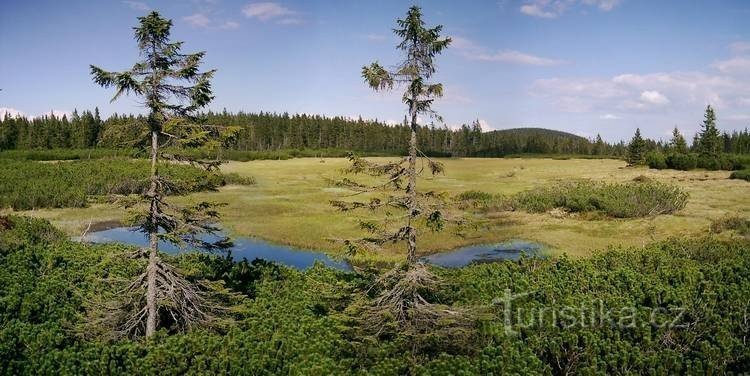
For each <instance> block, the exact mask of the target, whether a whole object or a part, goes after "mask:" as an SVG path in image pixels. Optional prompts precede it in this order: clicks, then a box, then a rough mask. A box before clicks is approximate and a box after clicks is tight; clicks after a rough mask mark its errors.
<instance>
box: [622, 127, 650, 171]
mask: <svg viewBox="0 0 750 376" xmlns="http://www.w3.org/2000/svg"><path fill="white" fill-rule="evenodd" d="M645 153H646V141H645V140H644V139H643V137H641V128H636V129H635V135H633V139H632V140H630V143H629V144H628V154H627V156H626V161H627V162H628V165H630V166H637V165H641V164H643V162H644V154H645Z"/></svg>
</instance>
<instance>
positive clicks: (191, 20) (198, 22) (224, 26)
mask: <svg viewBox="0 0 750 376" xmlns="http://www.w3.org/2000/svg"><path fill="white" fill-rule="evenodd" d="M182 20H183V21H185V22H187V23H188V24H189V25H190V26H192V27H197V28H201V29H210V30H235V29H239V27H240V24H239V23H237V22H235V21H232V20H224V21H217V20H216V19H215V18H211V17H210V16H208V15H207V14H206V13H201V12H199V13H195V14H192V15H189V16H185V17H182Z"/></svg>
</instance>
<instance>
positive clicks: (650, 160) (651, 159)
mask: <svg viewBox="0 0 750 376" xmlns="http://www.w3.org/2000/svg"><path fill="white" fill-rule="evenodd" d="M646 164H647V165H648V167H649V168H654V169H657V170H663V169H665V168H667V159H666V158H665V157H664V154H662V153H658V152H650V153H648V154H646Z"/></svg>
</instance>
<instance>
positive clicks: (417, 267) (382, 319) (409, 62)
mask: <svg viewBox="0 0 750 376" xmlns="http://www.w3.org/2000/svg"><path fill="white" fill-rule="evenodd" d="M396 22H397V25H398V26H397V28H396V29H394V33H395V34H396V35H397V36H398V37H399V38H400V39H401V42H400V43H399V44H398V46H397V48H398V49H399V50H400V51H401V52H403V54H404V59H403V61H401V62H400V63H399V64H398V65H396V66H395V67H394V68H393V69H391V70H388V69H386V68H384V67H383V66H381V65H380V64H378V63H377V62H376V63H372V64H371V65H369V66H365V67H363V68H362V77H363V78H364V79H365V81H366V83H367V84H368V85H369V86H370V87H371V88H373V89H375V90H390V89H392V88H393V87H394V86H396V85H401V86H402V87H405V91H404V93H403V96H402V100H403V102H404V103H405V104H406V105H407V107H408V117H407V118H405V127H404V129H406V130H407V133H406V134H405V135H408V138H409V141H408V155H407V156H406V157H404V158H402V159H401V160H398V161H394V162H390V163H384V164H379V163H374V162H371V161H368V160H365V159H363V158H359V157H357V156H356V155H354V154H351V155H350V161H351V166H350V167H349V168H348V169H347V170H346V172H348V173H354V174H357V173H363V174H366V175H370V176H375V177H384V181H382V182H380V183H377V184H375V185H365V184H361V183H358V182H354V181H352V180H349V179H343V180H342V181H340V182H337V183H338V184H340V185H342V186H345V187H348V188H350V189H352V190H353V191H355V194H359V193H366V192H367V193H371V194H373V197H372V198H371V199H370V200H369V201H368V202H347V201H332V204H333V205H334V206H336V207H338V208H339V209H341V210H343V211H348V210H354V209H360V208H366V209H370V210H373V211H377V210H385V217H384V218H383V219H382V220H374V221H362V222H361V223H360V225H361V227H362V228H363V229H365V230H367V231H369V232H370V234H369V235H368V236H366V237H365V238H363V239H357V240H345V244H347V245H348V246H349V249H350V250H356V249H358V248H359V247H360V246H365V247H374V248H378V247H379V246H381V245H383V244H385V243H400V242H405V243H406V263H405V264H404V265H403V266H397V267H396V268H395V269H393V270H391V271H390V272H387V273H385V274H384V275H382V276H381V277H380V278H379V279H378V281H377V282H376V284H375V286H376V287H374V288H375V289H376V290H379V293H378V295H377V298H376V299H375V300H374V301H373V302H372V304H371V305H370V306H369V308H368V309H367V310H366V314H365V315H364V318H365V321H366V323H367V327H369V328H373V329H375V330H376V331H377V332H378V333H381V332H382V330H385V328H393V327H392V326H391V325H390V324H389V322H391V320H394V321H395V322H396V323H397V328H398V330H399V331H400V332H401V333H403V334H406V335H412V336H413V337H412V338H413V339H414V344H415V346H417V345H416V344H417V343H419V338H420V337H421V335H425V333H426V332H425V331H426V330H427V331H429V330H432V329H434V326H435V325H441V333H443V334H445V333H451V328H454V327H461V326H463V325H465V324H466V321H464V320H462V318H464V316H463V315H462V314H461V313H460V312H457V311H456V310H450V309H447V308H446V307H444V306H441V305H438V304H433V303H431V302H429V298H428V297H429V295H430V294H431V293H433V292H434V289H435V288H436V286H437V284H438V279H437V277H436V276H435V275H434V274H432V273H431V272H430V271H429V269H428V268H427V267H426V266H425V265H424V264H422V263H420V262H418V258H417V237H418V235H419V232H418V231H420V230H421V229H428V230H432V231H441V230H442V229H443V228H444V226H446V225H449V224H454V223H455V224H456V225H458V226H461V225H462V223H463V222H462V220H461V219H455V218H449V217H448V216H447V215H446V212H445V210H444V208H445V205H446V202H445V200H444V197H443V195H441V194H439V193H435V192H426V193H423V192H419V191H418V190H417V178H418V176H419V175H420V174H421V172H422V170H423V169H424V167H425V166H426V167H427V168H429V171H430V172H431V173H432V174H437V173H441V172H443V166H442V164H441V163H439V162H437V161H434V160H431V159H430V158H428V157H427V156H426V155H425V154H424V153H423V152H422V151H421V150H419V140H418V139H417V136H418V134H419V133H423V130H422V128H421V127H420V126H419V124H418V123H417V119H418V117H419V115H420V114H425V115H431V116H432V117H433V118H436V119H439V116H437V114H436V113H435V112H434V111H433V110H432V108H431V105H432V102H433V100H434V99H435V98H437V97H440V96H441V95H442V94H443V86H442V85H441V84H439V83H432V82H430V78H431V77H432V75H433V74H434V73H435V63H434V58H435V57H436V56H437V55H438V54H440V53H441V52H442V51H443V50H444V49H445V48H446V47H448V45H449V44H450V42H451V40H450V38H443V37H441V35H440V33H441V31H442V26H435V27H433V28H427V27H425V23H424V21H423V20H422V11H421V9H420V8H419V7H416V6H413V7H411V8H409V10H408V12H407V14H406V17H405V18H404V19H399V20H397V21H396ZM424 129H425V130H426V129H427V128H424ZM418 158H422V160H423V161H425V162H426V163H423V164H422V165H421V167H420V168H419V169H418V167H417V159H418ZM383 191H386V192H383ZM374 192H381V193H382V194H381V195H377V194H375V193H374ZM392 211H401V212H403V215H398V214H394V213H391V212H392ZM418 228H419V229H418ZM428 328H429V329H428ZM446 335H447V334H446Z"/></svg>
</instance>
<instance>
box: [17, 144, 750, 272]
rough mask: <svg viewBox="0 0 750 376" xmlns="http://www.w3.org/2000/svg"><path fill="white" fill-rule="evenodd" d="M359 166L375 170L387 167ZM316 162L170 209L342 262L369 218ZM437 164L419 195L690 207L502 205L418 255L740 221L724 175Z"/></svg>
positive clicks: (743, 193)
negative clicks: (194, 210) (591, 188)
mask: <svg viewBox="0 0 750 376" xmlns="http://www.w3.org/2000/svg"><path fill="white" fill-rule="evenodd" d="M368 160H372V161H374V162H378V163H385V162H387V161H390V160H392V158H368ZM322 161H324V162H325V163H321V159H320V158H298V159H289V160H280V161H277V160H258V161H252V162H229V163H226V164H223V165H222V166H221V172H222V174H228V173H236V174H238V175H239V176H242V177H254V178H255V180H257V183H256V184H255V185H252V186H241V185H233V186H225V187H221V188H220V189H219V190H218V191H206V192H199V193H192V194H188V195H185V196H175V197H173V198H172V200H173V201H175V202H176V204H181V205H192V204H195V203H198V202H202V201H213V202H225V203H227V205H226V206H224V207H221V208H219V212H220V213H221V216H222V219H221V223H222V226H223V227H224V228H226V229H227V230H228V231H229V232H230V233H232V234H234V235H237V236H252V237H258V238H261V239H265V240H269V241H272V242H275V243H280V244H287V245H293V246H295V247H299V248H304V249H318V250H323V251H326V252H328V253H330V254H334V255H344V251H345V249H344V248H343V247H342V246H341V244H340V243H336V242H332V241H331V239H333V238H338V239H342V238H343V239H353V238H357V237H361V236H362V230H361V229H360V227H359V224H360V221H367V220H373V219H375V218H376V216H374V215H371V214H370V213H368V212H367V211H364V212H359V213H357V215H356V216H351V215H348V214H346V213H341V212H339V211H337V210H336V209H335V208H333V207H331V206H330V204H329V202H330V201H331V200H345V199H352V197H350V195H351V194H352V192H351V191H349V190H347V189H344V188H341V187H336V186H332V185H331V183H330V182H331V180H335V179H340V178H341V175H340V171H341V170H342V169H344V168H347V167H349V163H348V162H347V160H346V159H343V158H325V159H323V160H322ZM438 161H439V162H441V163H443V164H444V165H445V169H446V171H448V173H446V174H445V175H435V176H430V177H427V178H425V179H422V180H420V185H421V186H422V187H424V189H425V191H427V192H429V191H434V192H440V193H444V194H445V195H446V197H455V196H457V195H459V194H461V193H462V192H466V191H471V190H475V191H482V192H486V193H488V194H492V195H495V196H497V197H501V198H508V197H512V196H514V195H516V194H518V193H521V192H524V191H528V190H532V189H534V188H537V187H546V186H554V185H557V184H559V183H560V181H571V180H581V179H586V180H591V181H596V182H606V183H612V184H614V183H617V184H628V183H629V182H631V181H632V180H633V179H634V178H636V177H638V176H641V175H643V176H645V177H646V178H648V179H651V181H654V182H661V183H664V184H670V185H676V186H678V187H679V188H680V189H682V190H683V191H685V192H688V193H689V194H690V199H689V200H688V203H687V205H686V206H685V208H684V209H682V210H681V211H680V212H679V213H678V215H659V216H656V217H644V218H632V219H628V220H624V221H610V220H606V218H602V220H596V219H594V218H596V216H589V215H581V216H578V215H572V216H565V217H564V218H557V217H555V216H553V215H550V214H549V213H527V212H526V211H523V210H517V211H508V210H507V209H508V208H507V207H505V206H504V205H499V204H503V203H505V202H506V201H507V200H505V199H503V200H502V201H498V202H496V203H495V204H493V205H496V207H492V206H491V207H490V208H488V209H487V210H476V211H475V212H476V216H477V218H476V219H478V220H479V221H481V226H480V228H479V229H478V230H477V231H472V232H470V233H468V234H467V236H465V237H460V236H456V235H455V234H454V233H453V232H452V231H443V232H440V233H430V234H429V236H426V237H423V238H422V239H421V240H420V241H419V245H420V255H424V254H429V253H433V252H437V251H442V250H449V249H453V248H456V247H460V246H466V245H471V244H477V243H493V242H500V241H505V240H509V239H528V240H532V241H536V242H540V243H543V244H547V245H548V246H549V247H550V252H551V253H553V254H559V253H561V252H563V251H565V252H567V253H569V254H570V255H572V256H575V257H584V256H588V255H589V254H590V253H591V251H592V250H594V249H605V248H607V247H609V246H615V245H627V246H640V245H643V241H644V236H646V238H645V239H654V240H661V239H667V238H669V237H672V236H688V235H690V234H693V233H696V232H700V231H705V229H707V228H708V227H709V225H710V223H711V221H712V220H713V219H716V218H720V217H722V216H724V215H726V214H728V213H740V214H743V215H750V201H748V200H747V182H746V181H743V180H729V179H728V177H729V173H728V172H725V171H699V170H694V171H675V170H649V169H645V168H640V167H639V168H624V167H625V163H624V162H623V161H618V160H612V159H569V160H554V159H550V158H546V159H543V158H533V159H523V158H513V159H489V158H488V159H484V158H467V159H457V158H451V159H439V160H438ZM366 182H367V183H370V182H368V181H366ZM347 197H348V198H347ZM457 210H458V211H456V212H449V213H448V215H449V216H454V215H462V214H464V212H465V210H466V207H463V208H457ZM257 213H263V215H257ZM23 214H24V215H32V216H37V217H43V218H48V219H49V220H50V221H52V222H53V223H54V224H55V225H56V226H58V227H60V228H61V229H63V230H64V231H65V232H66V233H67V234H68V235H72V236H77V235H80V234H81V232H82V231H83V230H85V229H86V227H87V226H88V224H89V222H91V221H93V222H94V223H96V222H105V221H120V222H125V221H127V217H126V211H125V210H123V209H121V208H119V207H118V206H116V205H112V204H107V203H92V204H91V205H89V206H88V207H86V208H66V209H38V210H34V211H25V212H23ZM592 219H594V220H592ZM383 248H384V249H383V250H382V251H378V252H363V253H362V254H360V255H358V256H357V257H358V258H362V259H364V260H374V261H378V262H380V261H395V260H399V259H400V258H401V257H402V255H403V248H402V247H396V246H392V245H389V244H385V245H384V246H383Z"/></svg>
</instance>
